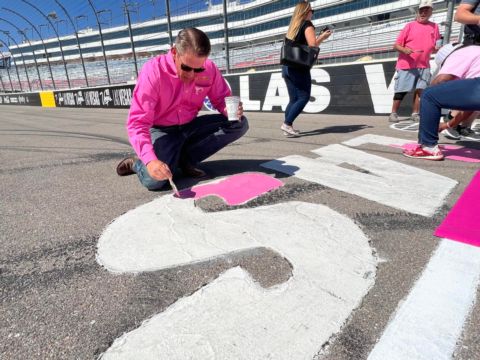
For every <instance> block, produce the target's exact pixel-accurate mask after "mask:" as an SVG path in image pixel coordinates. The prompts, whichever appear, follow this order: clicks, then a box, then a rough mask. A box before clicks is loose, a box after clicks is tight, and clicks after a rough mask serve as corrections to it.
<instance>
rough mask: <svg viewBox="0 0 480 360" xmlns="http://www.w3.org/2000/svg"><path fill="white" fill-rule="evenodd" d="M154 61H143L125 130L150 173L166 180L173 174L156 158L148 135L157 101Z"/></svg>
mask: <svg viewBox="0 0 480 360" xmlns="http://www.w3.org/2000/svg"><path fill="white" fill-rule="evenodd" d="M155 64H156V62H153V61H152V62H150V63H146V64H145V65H144V68H143V69H142V71H141V73H140V75H139V77H138V80H137V84H136V86H135V89H134V91H133V96H132V103H131V105H130V111H129V113H128V120H127V132H128V138H129V140H130V144H132V147H133V149H134V150H135V152H136V153H137V155H138V157H139V158H140V160H141V161H142V162H143V163H144V164H145V165H146V167H147V171H148V173H149V175H150V176H151V177H152V178H154V179H156V180H166V179H169V178H171V177H172V173H171V171H170V169H169V167H168V165H167V164H165V163H163V162H162V161H160V160H158V159H157V156H156V155H155V151H154V150H153V144H152V140H151V137H150V128H151V127H152V126H153V120H154V116H155V107H156V105H157V104H158V102H159V101H160V99H159V97H158V88H159V87H158V84H157V80H158V78H157V76H156V73H155Z"/></svg>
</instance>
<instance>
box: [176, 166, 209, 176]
mask: <svg viewBox="0 0 480 360" xmlns="http://www.w3.org/2000/svg"><path fill="white" fill-rule="evenodd" d="M180 169H181V170H182V172H183V174H184V175H185V176H188V177H191V178H194V179H199V178H203V177H206V176H207V173H206V172H205V171H203V170H201V169H198V168H196V167H194V166H193V165H190V164H184V165H182V166H181V167H180Z"/></svg>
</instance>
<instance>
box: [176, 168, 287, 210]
mask: <svg viewBox="0 0 480 360" xmlns="http://www.w3.org/2000/svg"><path fill="white" fill-rule="evenodd" d="M280 186H283V183H282V182H281V181H280V180H278V179H275V178H274V177H271V176H269V175H265V174H259V173H244V174H237V175H233V176H230V177H227V178H225V179H222V180H221V181H219V182H216V183H210V184H205V185H198V186H194V187H192V188H191V189H185V190H181V191H180V192H179V193H180V196H179V197H180V198H182V199H187V198H194V199H200V198H202V197H205V196H208V195H216V196H218V197H220V198H222V199H223V200H224V201H225V202H226V203H227V204H228V205H240V204H244V203H246V202H248V201H250V200H252V199H254V198H256V197H258V196H260V195H262V194H264V193H267V192H269V191H271V190H273V189H276V188H278V187H280Z"/></svg>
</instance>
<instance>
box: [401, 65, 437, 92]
mask: <svg viewBox="0 0 480 360" xmlns="http://www.w3.org/2000/svg"><path fill="white" fill-rule="evenodd" d="M394 79H395V89H394V91H395V92H396V93H399V92H410V91H413V90H416V89H426V88H427V86H428V85H430V80H431V79H432V73H431V72H430V69H408V70H397V73H396V74H395V77H394Z"/></svg>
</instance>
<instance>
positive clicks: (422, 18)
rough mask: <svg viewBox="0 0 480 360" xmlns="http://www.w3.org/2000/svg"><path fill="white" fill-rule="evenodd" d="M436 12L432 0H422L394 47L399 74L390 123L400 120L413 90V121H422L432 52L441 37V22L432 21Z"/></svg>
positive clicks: (429, 77)
mask: <svg viewBox="0 0 480 360" xmlns="http://www.w3.org/2000/svg"><path fill="white" fill-rule="evenodd" d="M432 13H433V7H432V0H421V1H420V4H419V7H418V13H417V18H416V20H415V21H411V22H409V23H408V24H407V25H405V27H404V28H403V30H402V31H401V32H400V34H399V35H398V38H397V41H396V42H395V45H394V46H393V48H394V49H395V50H397V51H398V53H399V55H398V60H397V65H396V67H395V68H396V70H397V73H396V75H395V89H394V91H395V95H394V96H393V105H392V112H391V114H390V116H389V118H388V120H389V121H390V122H398V121H399V120H400V119H399V117H398V114H397V111H398V108H399V107H400V104H401V103H402V100H403V98H404V97H405V95H406V94H407V93H409V92H410V91H415V92H414V100H413V109H412V116H411V120H413V121H415V122H418V121H419V120H420V116H419V114H418V112H419V108H420V96H421V95H422V90H423V89H425V88H426V87H427V86H428V85H429V83H430V80H431V77H432V75H431V73H430V63H429V62H430V55H431V54H432V53H433V52H434V51H435V49H436V48H435V45H436V42H437V40H440V39H441V37H440V32H439V30H438V25H437V24H435V23H433V22H431V21H429V19H430V17H431V16H432Z"/></svg>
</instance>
